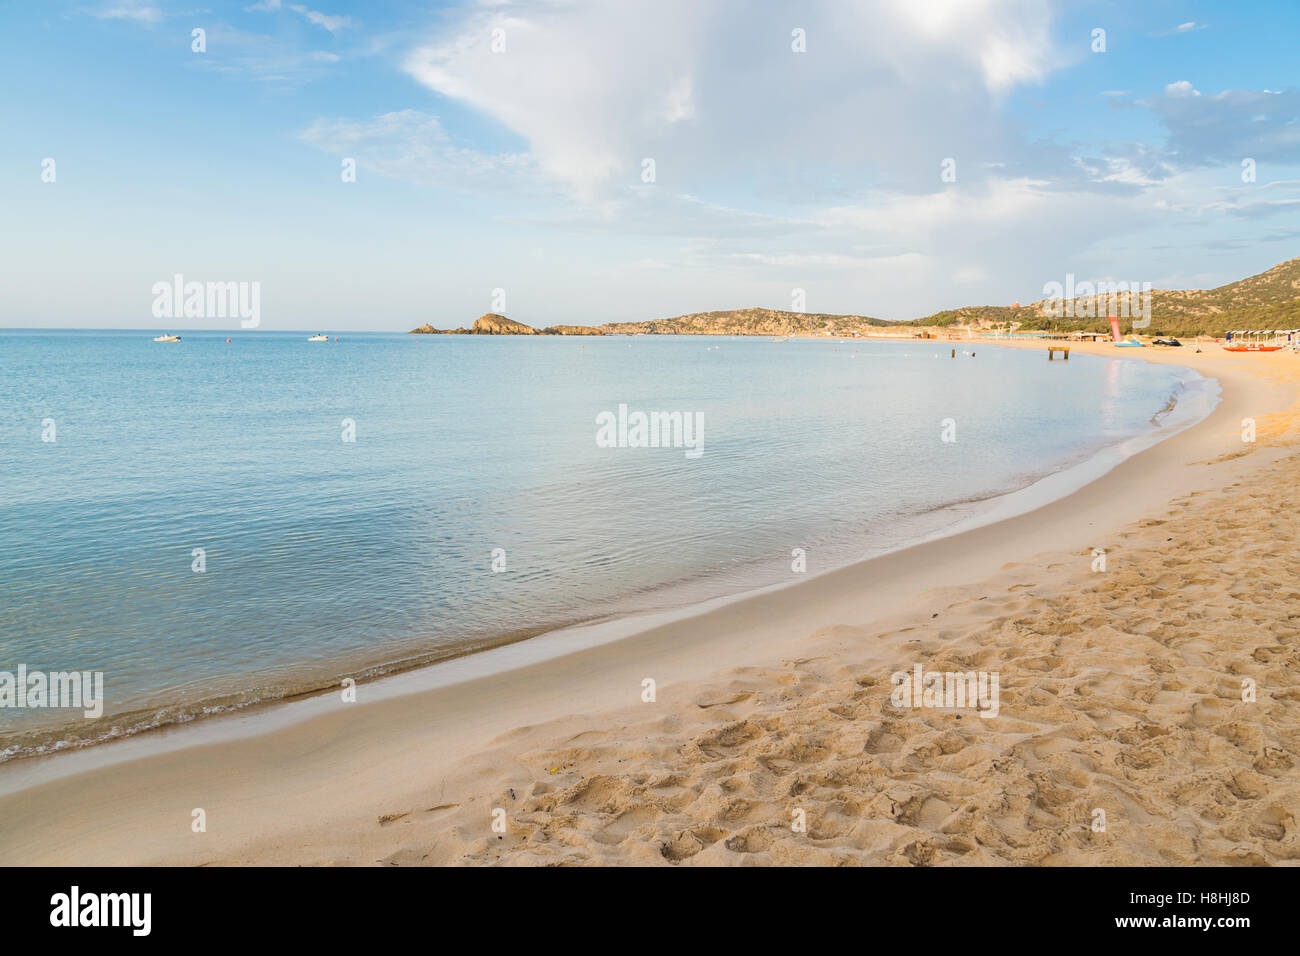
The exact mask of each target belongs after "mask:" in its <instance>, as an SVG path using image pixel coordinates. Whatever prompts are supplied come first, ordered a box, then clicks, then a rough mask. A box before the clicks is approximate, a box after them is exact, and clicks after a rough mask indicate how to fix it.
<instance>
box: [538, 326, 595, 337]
mask: <svg viewBox="0 0 1300 956" xmlns="http://www.w3.org/2000/svg"><path fill="white" fill-rule="evenodd" d="M542 334H543V335H604V334H605V333H604V332H602V331H601V330H600V329H593V328H592V327H591V326H589V325H552V326H548V327H547V328H545V329H542Z"/></svg>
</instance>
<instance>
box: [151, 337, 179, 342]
mask: <svg viewBox="0 0 1300 956" xmlns="http://www.w3.org/2000/svg"><path fill="white" fill-rule="evenodd" d="M153 340H154V341H155V342H179V341H180V340H181V337H180V336H179V335H155V336H154V339H153Z"/></svg>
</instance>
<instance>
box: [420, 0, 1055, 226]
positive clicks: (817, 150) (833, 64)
mask: <svg viewBox="0 0 1300 956" xmlns="http://www.w3.org/2000/svg"><path fill="white" fill-rule="evenodd" d="M934 6H935V4H931V3H926V4H921V3H916V2H914V0H889V2H886V3H866V2H846V0H816V2H813V3H811V4H808V5H805V6H802V7H800V8H798V10H797V11H792V10H790V8H788V7H787V6H785V5H784V4H775V3H758V4H754V3H750V2H745V0H716V2H711V3H699V2H696V0H622V2H620V3H605V2H598V0H568V2H563V3H560V2H552V3H533V4H516V5H510V6H508V7H506V6H503V7H500V8H493V7H486V8H485V7H482V6H479V7H475V8H472V9H471V10H469V11H464V12H462V13H461V14H460V15H459V17H458V18H456V19H453V20H452V21H451V23H450V24H449V25H448V26H447V27H446V28H444V29H442V30H440V31H439V33H438V35H437V36H436V37H435V38H434V39H432V40H431V41H429V42H427V43H424V44H422V45H420V46H418V47H417V48H415V49H414V50H412V51H410V53H409V54H408V55H407V56H406V58H405V60H404V63H403V66H404V68H405V69H406V70H407V72H409V73H410V74H411V75H412V76H413V77H414V78H415V79H416V80H418V81H419V82H420V83H422V84H423V85H424V86H426V87H427V88H428V89H430V90H432V91H434V92H435V93H437V94H439V95H441V96H445V97H449V98H452V99H455V100H458V101H460V102H462V103H465V104H468V105H469V106H471V107H473V108H474V109H476V110H478V111H480V112H482V113H485V114H487V115H489V116H491V117H492V118H493V119H495V120H497V121H498V122H500V123H502V124H503V125H504V126H506V127H507V128H509V129H510V130H512V131H514V132H515V133H517V134H518V135H520V136H521V137H523V139H524V140H525V141H526V142H527V143H528V147H529V150H530V152H531V153H532V154H533V156H534V157H535V158H536V160H537V163H538V165H539V168H540V169H541V170H543V172H544V173H545V174H547V175H548V176H550V177H552V178H553V179H555V180H556V181H557V182H559V183H561V184H563V185H564V186H565V187H566V188H568V189H569V190H570V191H571V192H572V193H573V194H574V195H575V196H577V197H579V198H580V199H582V200H584V201H587V202H589V203H592V204H593V205H595V204H600V203H607V202H609V201H610V200H611V198H612V197H617V195H618V193H619V191H620V190H622V189H624V188H626V187H629V186H633V185H635V184H637V182H638V181H639V172H640V167H641V161H642V159H643V158H646V157H650V158H653V159H655V161H656V164H657V173H658V182H659V184H660V185H662V186H664V187H665V188H668V189H673V190H677V191H691V190H699V189H701V188H703V187H704V185H705V184H708V183H717V182H720V181H724V180H728V179H732V180H734V179H739V178H743V177H745V176H748V175H752V174H755V173H759V172H764V173H770V172H773V171H775V172H776V173H779V174H784V173H785V172H786V171H791V170H795V169H800V168H807V167H808V165H809V160H810V157H811V159H812V161H813V162H814V163H826V164H827V165H830V166H833V167H837V168H840V169H853V170H855V171H856V173H857V174H865V175H868V176H871V175H887V176H890V177H895V178H897V177H915V178H916V180H917V181H918V182H919V181H924V182H930V181H932V180H934V179H935V178H936V176H937V173H932V171H931V170H932V168H937V164H938V162H939V161H940V160H941V159H942V158H943V157H945V156H951V155H955V153H956V152H957V151H958V150H959V148H960V147H963V146H964V147H967V149H966V150H965V151H966V152H967V153H971V152H977V151H989V150H990V149H991V144H992V143H994V142H995V141H997V139H998V138H999V136H1000V135H1001V124H1000V123H999V122H998V121H997V119H996V117H995V115H994V112H995V109H996V105H997V104H996V97H998V96H999V95H1001V94H1003V93H1005V92H1006V91H1008V90H1009V89H1011V88H1012V87H1013V86H1015V85H1017V84H1021V83H1029V82H1037V81H1038V80H1040V79H1042V78H1043V77H1044V76H1045V75H1046V74H1047V72H1048V71H1049V70H1050V69H1052V68H1053V66H1054V65H1055V64H1056V62H1057V60H1056V58H1055V57H1054V54H1053V50H1052V45H1051V43H1050V39H1049V30H1050V25H1051V21H1052V10H1051V5H1050V4H1049V2H1048V0H941V2H939V3H938V6H942V7H943V8H944V9H943V10H935V9H934ZM940 14H942V15H940ZM795 26H798V27H800V28H802V29H804V30H805V31H806V35H807V42H808V48H807V52H806V53H796V52H793V51H792V49H791V39H790V34H791V30H792V28H793V27H795ZM493 31H500V32H499V33H498V34H497V36H498V37H500V38H502V39H503V41H504V50H501V51H500V52H494V50H493V35H494V34H493ZM498 46H499V44H498ZM920 116H924V117H925V122H924V123H921V122H918V117H920ZM920 158H924V160H925V167H924V168H925V173H924V174H923V175H918V174H917V172H916V169H917V160H918V159H920ZM882 167H883V168H882Z"/></svg>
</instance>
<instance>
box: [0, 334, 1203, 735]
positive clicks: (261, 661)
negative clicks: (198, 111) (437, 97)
mask: <svg viewBox="0 0 1300 956" xmlns="http://www.w3.org/2000/svg"><path fill="white" fill-rule="evenodd" d="M153 334H154V333H147V332H107V333H106V332H79V333H47V332H40V333H37V332H19V331H13V332H0V410H3V415H0V474H2V475H3V476H4V479H3V480H4V485H3V490H4V494H3V500H2V501H0V670H9V671H14V670H16V669H17V665H18V664H20V663H22V664H26V665H28V667H29V668H42V669H51V670H67V669H77V670H99V671H103V672H104V674H105V688H106V696H107V707H106V713H107V714H109V715H110V718H106V719H105V720H102V721H98V722H94V721H88V720H80V719H74V712H70V711H66V710H65V711H57V710H46V711H33V710H26V711H19V710H14V709H4V710H0V751H4V752H5V753H7V754H14V753H19V752H26V751H27V750H28V749H30V748H33V747H45V746H49V745H50V744H51V743H53V742H55V741H64V742H66V741H68V740H74V739H78V740H80V739H91V738H95V737H100V736H103V735H104V734H106V733H120V732H128V731H130V730H132V729H138V728H140V727H144V726H149V725H153V724H157V723H160V722H167V721H170V720H174V719H185V718H187V717H188V716H189V715H192V714H194V713H197V712H202V711H204V710H215V709H222V708H226V707H231V706H238V705H240V704H243V703H246V702H248V701H252V700H257V699H264V698H269V697H277V696H283V695H286V694H290V693H294V692H299V691H303V690H307V689H312V688H317V687H320V686H324V685H326V684H328V683H332V682H335V681H337V679H338V678H339V677H340V676H343V675H366V674H373V673H379V672H382V671H384V670H386V669H392V668H393V667H395V666H409V665H410V664H411V663H412V662H418V661H425V660H431V659H437V658H439V657H445V656H450V655H454V654H457V653H461V652H463V651H464V650H466V649H468V648H473V647H481V646H485V645H487V644H491V643H494V642H499V641H501V640H503V639H510V638H517V637H521V636H526V635H528V634H531V633H535V632H537V631H539V630H541V629H544V628H547V627H550V626H554V625H557V624H562V623H569V622H573V621H576V620H584V619H590V618H593V617H599V616H604V615H614V614H621V613H628V612H633V611H637V610H644V609H651V608H660V607H663V606H664V605H665V604H666V603H672V604H678V603H683V602H685V601H690V600H697V599H703V598H707V597H713V596H717V595H719V594H724V593H728V592H734V591H738V590H741V589H744V588H748V587H755V586H763V585H768V584H773V583H779V582H783V581H789V580H790V579H791V577H792V572H791V561H792V558H791V550H792V549H794V548H804V549H806V552H807V563H808V570H809V571H810V572H814V573H815V572H817V571H820V570H826V569H828V568H830V567H832V566H835V565H839V564H843V563H846V562H848V561H850V560H854V559H857V558H861V557H863V556H866V555H868V554H872V553H877V552H879V551H881V550H884V549H887V548H890V547H896V546H898V545H901V544H903V543H906V542H908V541H911V540H916V539H918V538H920V537H923V536H926V535H929V534H933V533H936V532H939V531H942V530H943V528H944V527H945V526H947V525H950V524H951V523H952V521H953V520H954V516H956V515H958V514H960V513H963V512H962V509H963V508H965V509H967V510H969V508H970V507H971V505H970V503H971V502H975V501H979V500H980V499H985V498H988V497H990V496H993V495H998V494H1001V493H1004V492H1007V491H1010V490H1013V489H1016V488H1020V487H1023V486H1025V485H1027V484H1029V483H1030V482H1032V481H1033V480H1034V479H1036V478H1038V477H1041V476H1042V475H1045V474H1047V473H1050V472H1053V471H1057V470H1060V469H1061V468H1063V467H1065V466H1067V465H1070V464H1074V463H1077V462H1079V461H1081V460H1083V459H1085V458H1087V457H1088V456H1089V455H1091V454H1093V453H1095V452H1096V451H1097V450H1098V449H1101V448H1103V447H1105V446H1110V445H1114V444H1115V443H1117V442H1119V441H1121V440H1123V439H1125V438H1128V437H1130V436H1134V435H1140V434H1143V433H1146V432H1149V431H1151V430H1152V428H1153V425H1152V421H1151V420H1152V416H1153V415H1155V414H1156V413H1157V412H1158V411H1159V410H1161V409H1162V408H1164V407H1165V406H1166V405H1167V404H1168V403H1169V401H1170V399H1171V397H1178V396H1179V395H1180V394H1183V389H1184V388H1188V387H1196V386H1195V384H1194V380H1195V379H1196V376H1194V374H1193V373H1190V372H1187V371H1184V370H1179V369H1175V368H1171V367H1165V366H1148V365H1145V364H1144V363H1141V362H1137V361H1133V360H1125V359H1119V358H1116V359H1102V358H1094V357H1089V356H1079V355H1076V356H1075V357H1074V358H1072V359H1071V360H1070V361H1069V362H1068V363H1066V362H1059V361H1058V362H1052V363H1049V362H1047V361H1046V360H1045V359H1044V357H1043V355H1042V353H1040V352H1027V351H1014V350H1009V349H998V348H993V347H991V346H987V345H984V344H982V343H961V344H959V347H958V357H957V358H956V359H951V358H949V349H950V348H951V345H948V344H942V343H928V344H927V343H922V342H909V343H893V342H877V343H863V342H850V343H843V342H839V341H834V340H823V341H811V340H806V341H790V342H771V341H768V340H765V339H732V338H701V337H681V338H679V337H668V336H664V337H653V336H640V337H636V338H628V337H608V338H555V337H546V338H486V337H452V336H410V335H383V334H344V335H341V336H340V339H341V340H340V341H339V342H334V341H330V342H328V343H308V342H307V341H306V334H305V333H272V332H252V333H250V332H236V333H221V334H219V335H218V334H216V333H185V332H183V330H182V334H183V336H184V337H183V340H182V342H181V343H179V344H174V345H169V344H155V343H154V342H153V341H151V338H152V335H153ZM227 336H229V337H231V338H232V339H233V341H232V342H231V343H229V344H227V342H226V341H225V339H226V338H227ZM962 347H964V348H966V349H972V348H973V349H974V350H975V351H976V352H977V354H976V355H975V356H974V357H968V356H964V355H962V354H961V352H962ZM620 403H623V404H626V405H627V406H628V407H629V409H630V410H632V411H637V410H641V411H646V412H649V411H670V412H671V411H680V412H684V413H697V412H698V413H702V414H703V421H704V443H703V453H702V454H701V455H700V456H699V457H698V458H688V457H687V456H686V455H685V454H684V450H683V449H681V448H600V447H597V444H596V440H595V439H596V430H597V429H596V419H597V416H598V415H599V414H600V413H601V412H603V411H609V412H615V413H616V412H617V409H618V406H619V404H620ZM949 417H951V418H952V419H954V420H955V423H956V438H957V441H956V442H953V443H945V442H943V441H941V420H942V419H944V418H949ZM46 419H52V420H53V422H54V427H55V430H56V431H55V439H56V440H55V441H53V442H47V441H42V434H43V432H47V431H48V430H47V428H46V426H44V425H43V424H42V423H43V421H44V420H46ZM344 419H350V420H352V421H353V422H354V423H355V436H356V440H355V441H354V442H345V441H343V440H342V436H343V420H344ZM952 505H957V506H958V507H957V508H956V509H949V508H948V507H947V506H952ZM196 548H202V549H204V550H205V552H206V570H205V571H204V572H203V573H195V572H194V571H193V570H192V563H193V561H194V558H193V556H192V552H193V550H194V549H196ZM498 548H499V549H503V550H504V552H505V567H506V570H505V571H502V572H499V573H498V572H494V571H493V551H494V549H498ZM114 728H116V730H114Z"/></svg>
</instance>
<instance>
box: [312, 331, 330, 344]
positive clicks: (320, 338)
mask: <svg viewBox="0 0 1300 956" xmlns="http://www.w3.org/2000/svg"><path fill="white" fill-rule="evenodd" d="M329 340H330V337H329V336H328V335H321V334H320V333H319V332H317V333H316V334H315V335H309V336H307V341H308V342H328V341H329Z"/></svg>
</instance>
